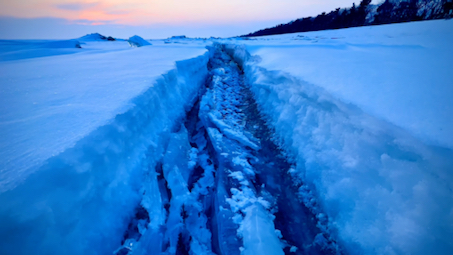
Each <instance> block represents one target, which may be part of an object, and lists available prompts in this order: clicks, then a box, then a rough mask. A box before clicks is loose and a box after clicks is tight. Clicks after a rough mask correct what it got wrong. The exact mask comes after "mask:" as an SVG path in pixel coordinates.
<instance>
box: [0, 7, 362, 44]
mask: <svg viewBox="0 0 453 255" xmlns="http://www.w3.org/2000/svg"><path fill="white" fill-rule="evenodd" d="M353 2H355V3H356V5H358V4H359V3H360V0H359V1H353V0H228V1H226V0H209V1H208V0H148V1H144V0H94V1H93V0H79V1H75V0H14V1H11V0H0V5H1V6H2V8H0V38H2V39H25V38H30V39H31V38H34V39H44V38H48V39H55V38H71V37H78V36H81V35H83V33H90V32H100V33H102V32H103V33H107V35H112V36H116V37H127V36H130V35H132V33H134V34H136V33H139V35H141V36H142V37H146V38H165V37H168V36H171V35H175V34H185V35H187V36H191V37H209V36H219V37H229V36H236V35H242V34H246V33H249V32H253V31H255V30H258V29H262V28H266V27H271V26H275V25H278V24H280V23H286V22H289V21H291V20H294V19H297V18H301V17H306V16H316V15H317V14H320V13H321V12H324V11H325V12H329V11H331V10H334V9H335V8H338V7H341V8H344V7H350V6H352V3H353ZM80 33H82V34H80Z"/></svg>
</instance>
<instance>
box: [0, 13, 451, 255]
mask: <svg viewBox="0 0 453 255" xmlns="http://www.w3.org/2000/svg"><path fill="white" fill-rule="evenodd" d="M452 27H453V23H452V21H428V22H415V23H407V24H398V25H385V26H373V27H362V28H354V29H343V30H335V31H322V32H310V33H300V34H290V35H281V36H271V37H261V38H252V39H251V40H243V39H228V40H217V42H212V41H209V40H208V41H206V40H201V39H200V40H197V39H190V38H171V39H165V40H155V41H153V42H152V43H153V46H152V47H140V48H130V47H129V46H128V42H127V41H126V40H117V41H107V40H102V39H99V38H100V37H99V36H98V35H96V34H94V35H89V36H87V37H82V38H79V39H78V41H79V42H80V45H81V47H82V48H71V47H72V46H71V44H68V43H62V42H61V41H0V71H1V72H0V89H1V94H0V95H1V100H0V132H1V134H0V136H1V137H2V140H0V159H1V160H0V164H1V165H0V166H1V168H0V204H1V206H0V240H1V241H0V254H35V253H40V254H41V253H42V254H115V255H128V254H129V255H131V254H133V255H138V254H143V255H145V254H178V255H179V254H191V255H192V254H209V255H211V254H219V255H221V254H223V255H225V254H238V255H239V254H242V255H248V254H451V251H452V250H453V241H452V240H453V238H452V237H453V216H452V215H453V214H452V212H453V191H452V190H453V187H452V183H453V175H452V170H453V151H452V146H451V145H452V140H451V137H453V136H452V129H451V125H452V122H451V118H450V112H451V111H450V110H452V109H453V106H452V104H451V100H450V98H453V94H452V91H451V88H452V87H453V82H452V80H451V76H450V75H449V73H448V70H447V69H448V68H446V66H448V65H449V62H448V61H449V59H450V58H451V57H453V56H451V55H452V50H451V47H450V45H452V43H453V42H452V38H453V36H452V31H453V30H452V29H451V28H452ZM98 37H99V38H98ZM44 44H45V45H47V46H46V47H43V46H42V45H44ZM242 44H244V45H242ZM60 46H61V47H60ZM70 46H71V47H70ZM206 46H207V47H206ZM67 47H69V48H67ZM205 47H206V48H207V49H206V48H205ZM175 63H176V64H175ZM21 70H22V71H23V72H20V71H21ZM428 124H429V125H428ZM437 128H439V129H437Z"/></svg>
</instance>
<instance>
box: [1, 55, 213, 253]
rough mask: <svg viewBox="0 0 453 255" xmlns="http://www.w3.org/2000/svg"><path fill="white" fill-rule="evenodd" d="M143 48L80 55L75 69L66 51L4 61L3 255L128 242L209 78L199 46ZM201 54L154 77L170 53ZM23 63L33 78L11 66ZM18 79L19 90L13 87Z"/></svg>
mask: <svg viewBox="0 0 453 255" xmlns="http://www.w3.org/2000/svg"><path fill="white" fill-rule="evenodd" d="M139 51H140V52H139V53H138V54H134V52H137V51H135V50H134V51H130V50H128V51H122V52H120V53H116V54H113V55H108V54H95V55H94V56H84V57H79V58H74V57H73V58H71V63H72V65H70V67H65V66H66V65H65V63H67V62H68V59H65V58H59V59H52V61H51V62H47V61H37V60H35V61H28V62H26V63H24V62H20V63H15V64H8V65H2V66H1V68H2V69H3V70H4V71H6V72H2V82H1V84H2V85H3V86H4V87H3V88H2V89H5V91H7V92H8V94H7V95H8V96H9V98H5V100H6V101H3V102H2V108H1V109H2V110H1V113H2V116H1V117H2V119H1V120H2V122H1V131H2V135H1V136H2V137H3V138H6V139H3V140H2V143H1V146H2V147H1V150H0V151H1V153H2V155H1V159H2V169H1V174H2V176H1V180H2V183H1V188H2V192H1V193H0V204H1V205H2V206H1V207H0V219H1V222H2V224H1V227H0V240H2V242H1V243H2V244H1V245H0V253H1V254H33V253H36V251H39V253H43V254H111V253H112V252H113V251H114V250H115V249H116V248H117V247H118V245H119V244H120V243H121V240H122V238H123V234H124V231H125V230H126V229H127V226H128V223H129V220H130V218H131V215H133V213H134V209H135V208H136V207H137V205H138V204H139V203H140V200H141V199H142V195H143V192H144V189H143V187H142V185H144V183H145V182H146V181H147V180H148V178H147V176H148V174H149V173H148V171H149V170H150V169H151V168H152V172H154V165H155V163H156V161H157V160H158V159H159V158H160V156H161V154H162V153H163V151H162V150H163V148H164V147H165V146H164V144H165V143H167V142H168V139H169V133H170V131H171V130H172V128H174V126H175V125H176V123H178V121H181V118H182V117H183V116H184V114H185V111H187V110H188V109H189V107H190V106H191V105H192V104H193V101H194V99H195V97H196V96H197V93H198V90H199V88H200V86H201V85H202V84H204V82H205V76H206V74H207V67H206V66H207V61H208V58H209V56H208V54H207V53H205V54H204V55H203V52H205V50H204V49H200V48H196V49H192V50H190V49H187V48H186V49H183V52H181V51H180V50H178V49H173V48H168V49H165V48H164V49H162V48H161V49H159V52H160V55H159V53H158V52H156V50H155V49H150V50H141V49H140V50H139ZM198 53H202V55H201V56H199V57H196V58H192V59H189V60H185V61H179V62H176V68H175V69H173V70H171V71H168V72H167V73H166V74H164V75H163V76H160V77H156V76H155V75H156V74H157V73H156V72H159V71H161V70H166V69H168V68H169V67H170V66H172V65H170V62H171V59H172V58H175V57H182V56H189V55H194V54H198ZM77 56H79V55H77ZM156 56H159V57H160V58H161V59H159V57H156ZM111 58H114V59H121V61H113V60H112V59H111ZM99 59H102V61H99ZM96 60H97V61H96ZM126 60H129V61H126ZM153 60H154V63H153ZM93 62H94V63H93ZM90 63H91V64H90ZM102 63H106V64H104V65H103V64H102ZM147 63H152V64H147ZM93 64H94V65H96V66H93ZM37 66H41V67H42V68H38V67H37ZM128 66H132V67H133V68H128ZM20 67H22V69H24V68H25V69H26V70H30V71H31V72H29V73H27V77H36V78H35V79H33V83H32V84H28V83H27V82H26V80H25V79H24V80H21V79H20V76H19V75H15V74H14V73H12V70H19V69H20ZM27 67H28V68H27ZM50 67H53V68H55V69H53V70H52V69H51V68H50ZM59 67H60V68H59ZM50 70H52V71H50ZM111 70H115V76H113V77H112V76H109V75H107V74H109V73H110V72H111ZM35 72H36V73H35ZM65 73H70V74H71V75H70V76H65ZM74 74H77V75H74ZM54 75H61V76H63V77H65V79H61V78H53V79H51V78H52V77H53V76H54ZM13 77H14V80H15V81H21V82H17V84H19V85H20V87H19V88H20V89H21V90H19V91H17V90H18V87H16V88H10V90H7V88H8V87H7V86H6V85H7V84H8V83H7V82H6V81H8V78H13ZM40 77H42V78H40ZM96 77H97V78H96ZM100 77H102V78H100ZM86 78H92V79H93V81H90V80H89V79H86ZM94 78H95V79H94ZM41 79H42V80H41ZM40 81H42V85H43V86H44V88H41V87H40V86H37V83H39V82H40ZM49 81H52V82H51V84H49ZM59 88H60V89H61V90H60V89H59ZM21 91H27V92H28V93H29V94H31V95H27V94H26V93H22V92H21ZM137 94H138V96H136V97H135V98H134V99H133V100H131V101H130V102H129V103H127V104H126V103H125V100H127V101H129V98H130V96H132V95H137ZM7 109H10V110H9V111H8V110H7ZM69 147H71V148H69ZM62 150H64V151H63V152H62V153H60V152H61V151H62ZM53 154H55V156H54V157H51V158H49V159H47V158H48V157H50V156H51V155H53ZM43 159H46V161H45V162H44V164H42V163H41V161H42V160H43ZM37 165H42V166H41V167H39V169H37V170H36V171H34V173H32V174H30V172H29V171H30V168H29V167H30V166H37ZM18 181H22V182H21V183H18ZM145 190H146V189H145ZM149 195H150V196H151V195H152V194H149ZM152 216H153V218H152V220H153V221H154V220H155V218H154V215H152Z"/></svg>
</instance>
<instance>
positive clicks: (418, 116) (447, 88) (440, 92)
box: [247, 20, 453, 148]
mask: <svg viewBox="0 0 453 255" xmlns="http://www.w3.org/2000/svg"><path fill="white" fill-rule="evenodd" d="M452 27H453V21H452V20H437V21H423V22H412V23H406V24H394V25H382V26H371V27H361V28H351V29H341V30H331V31H320V32H307V33H296V34H287V35H281V36H267V37H257V39H259V40H256V41H247V49H248V50H249V52H250V54H252V55H258V56H260V57H261V58H262V62H261V63H260V64H259V65H260V66H262V67H264V68H266V69H269V70H279V71H283V72H287V73H289V74H290V75H291V76H294V77H296V78H298V79H300V80H303V81H306V82H308V83H311V84H314V85H316V86H319V87H322V88H324V89H325V90H326V91H327V92H328V93H330V94H332V95H333V96H335V97H337V98H340V99H341V100H342V101H343V102H345V103H352V104H354V105H356V106H358V107H360V108H361V109H363V110H364V111H366V112H367V113H369V114H371V115H373V116H376V117H378V118H381V119H383V120H386V121H389V122H391V123H393V124H395V125H397V126H400V127H402V128H403V129H405V130H408V131H409V132H410V133H411V134H413V135H415V136H416V137H418V138H420V139H422V140H423V141H425V142H428V143H430V144H435V145H440V146H445V147H448V148H453V135H451V134H452V133H451V132H452V130H453V118H451V116H452V115H451V113H452V112H453V103H452V101H451V98H452V96H453V86H452V84H453V76H452V75H450V68H449V66H451V60H450V59H452V58H453V49H452V47H451V46H450V45H452V44H453V29H452Z"/></svg>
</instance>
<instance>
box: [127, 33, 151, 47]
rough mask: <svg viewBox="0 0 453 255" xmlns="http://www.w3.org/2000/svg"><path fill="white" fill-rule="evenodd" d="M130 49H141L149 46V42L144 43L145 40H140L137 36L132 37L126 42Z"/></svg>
mask: <svg viewBox="0 0 453 255" xmlns="http://www.w3.org/2000/svg"><path fill="white" fill-rule="evenodd" d="M127 41H128V42H129V44H130V45H131V47H142V46H147V45H151V43H150V42H148V41H146V40H145V39H143V38H141V37H140V36H138V35H134V36H132V37H131V38H129V40H127Z"/></svg>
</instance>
